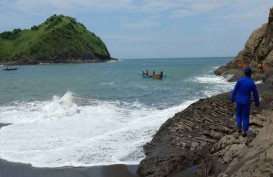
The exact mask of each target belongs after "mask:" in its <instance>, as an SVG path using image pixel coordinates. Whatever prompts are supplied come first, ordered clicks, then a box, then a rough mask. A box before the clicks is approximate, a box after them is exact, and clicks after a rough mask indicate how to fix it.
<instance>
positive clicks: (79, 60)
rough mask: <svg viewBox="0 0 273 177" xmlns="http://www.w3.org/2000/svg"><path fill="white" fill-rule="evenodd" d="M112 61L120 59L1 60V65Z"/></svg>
mask: <svg viewBox="0 0 273 177" xmlns="http://www.w3.org/2000/svg"><path fill="white" fill-rule="evenodd" d="M110 61H119V60H118V59H117V58H108V59H92V60H81V59H78V60H77V59H66V60H60V61H57V62H52V61H35V62H29V63H20V62H0V66H14V65H39V64H68V63H73V64H77V63H106V62H110Z"/></svg>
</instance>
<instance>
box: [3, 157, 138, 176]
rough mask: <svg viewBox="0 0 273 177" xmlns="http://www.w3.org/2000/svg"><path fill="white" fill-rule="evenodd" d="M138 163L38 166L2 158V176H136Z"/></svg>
mask: <svg viewBox="0 0 273 177" xmlns="http://www.w3.org/2000/svg"><path fill="white" fill-rule="evenodd" d="M136 169H137V165H122V164H116V165H107V166H92V167H61V168H37V167H32V166H31V165H30V164H23V163H17V162H9V161H6V160H3V159H0V176H1V177H8V176H12V177H136V175H135V174H136Z"/></svg>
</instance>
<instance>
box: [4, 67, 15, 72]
mask: <svg viewBox="0 0 273 177" xmlns="http://www.w3.org/2000/svg"><path fill="white" fill-rule="evenodd" d="M3 70H5V71H13V70H17V67H6V68H4V69H3Z"/></svg>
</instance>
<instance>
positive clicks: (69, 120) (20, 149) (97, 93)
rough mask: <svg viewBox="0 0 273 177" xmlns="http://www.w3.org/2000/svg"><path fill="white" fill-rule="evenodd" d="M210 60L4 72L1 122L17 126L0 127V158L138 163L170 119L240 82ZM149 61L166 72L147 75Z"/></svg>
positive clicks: (56, 163)
mask: <svg viewBox="0 0 273 177" xmlns="http://www.w3.org/2000/svg"><path fill="white" fill-rule="evenodd" d="M193 61H195V62H193ZM204 61H206V63H207V60H203V59H200V60H192V59H190V60H157V61H156V62H155V60H144V59H143V60H135V61H134V60H130V61H128V60H124V61H123V62H109V63H103V64H100V63H94V64H84V65H80V64H71V65H62V64H59V65H54V64H52V65H36V66H21V67H20V69H19V70H18V71H17V72H3V77H2V76H1V78H0V79H2V78H6V80H4V81H3V80H1V83H7V84H5V85H0V89H1V91H2V92H1V93H0V113H1V114H0V123H11V125H9V126H5V127H2V128H1V129H0V158H3V159H6V160H9V161H14V162H22V163H31V164H32V165H33V166H37V167H61V166H94V165H108V164H117V163H122V164H137V163H139V162H140V160H142V159H143V158H144V156H145V155H144V153H143V145H144V144H145V143H147V142H149V141H150V140H151V139H152V136H153V135H154V134H155V133H156V131H157V130H158V129H159V127H160V126H161V125H162V124H163V123H164V122H165V121H166V120H167V119H168V118H171V117H172V116H173V115H174V114H175V113H177V112H180V111H182V110H184V109H185V108H186V107H187V106H189V105H190V104H191V103H193V102H195V101H197V100H198V99H200V98H206V97H209V96H212V95H216V94H219V93H223V92H226V91H230V90H231V89H232V88H233V87H234V84H235V83H228V82H227V79H226V78H223V77H218V76H215V75H213V74H211V70H212V69H213V67H215V65H214V63H215V62H218V61H219V59H212V61H211V63H212V64H211V65H209V66H207V65H200V64H199V63H200V62H201V63H202V62H204ZM188 62H190V63H188ZM192 62H193V63H192ZM155 63H156V64H158V66H155ZM147 64H149V65H148V66H147ZM216 64H217V65H219V64H218V63H216ZM142 65H143V66H142ZM162 66H165V68H163V69H162ZM146 67H147V68H153V69H154V68H156V71H158V70H161V69H162V70H164V72H165V73H166V74H167V77H166V78H164V79H163V80H153V79H145V78H142V76H141V74H139V73H141V72H142V70H144V69H146ZM190 67H192V68H194V70H193V69H191V70H187V68H190ZM192 71H193V72H192ZM71 72H72V73H71ZM67 90H72V91H67ZM5 93H9V94H5ZM48 95H50V96H48ZM1 101H2V102H1Z"/></svg>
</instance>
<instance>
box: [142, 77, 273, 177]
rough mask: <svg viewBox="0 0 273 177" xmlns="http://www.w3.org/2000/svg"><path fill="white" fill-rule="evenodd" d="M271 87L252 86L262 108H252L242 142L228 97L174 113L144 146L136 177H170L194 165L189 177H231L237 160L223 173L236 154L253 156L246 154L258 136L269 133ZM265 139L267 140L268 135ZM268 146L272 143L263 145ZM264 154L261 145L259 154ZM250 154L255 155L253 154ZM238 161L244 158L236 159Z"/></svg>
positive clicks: (272, 83)
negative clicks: (255, 90)
mask: <svg viewBox="0 0 273 177" xmlns="http://www.w3.org/2000/svg"><path fill="white" fill-rule="evenodd" d="M272 87H273V76H270V77H268V78H267V80H266V81H265V82H263V83H261V84H258V85H257V89H258V91H259V95H260V101H261V105H260V106H259V107H258V108H256V107H255V106H254V105H253V104H252V105H251V107H252V108H251V112H252V113H251V117H250V132H249V136H248V137H247V138H243V137H242V136H240V134H238V133H237V131H236V123H235V118H234V115H235V103H232V102H231V101H230V95H231V92H227V93H222V94H218V95H216V96H212V97H209V98H206V99H200V100H199V101H197V102H195V103H193V104H191V105H190V106H189V107H188V108H186V109H185V110H183V111H181V112H178V113H176V114H175V115H174V116H173V117H172V118H170V119H168V120H167V121H166V122H165V123H164V124H162V125H161V127H160V128H159V130H158V131H157V133H156V134H155V135H154V137H153V139H152V140H151V142H149V143H147V144H146V145H144V152H145V155H146V157H145V159H143V160H142V161H141V162H140V165H139V168H138V172H137V173H138V175H139V176H142V177H150V176H156V177H164V176H172V175H173V174H179V173H180V172H181V171H184V170H185V169H187V168H190V167H193V166H196V165H197V166H198V167H197V169H196V170H195V171H193V172H194V173H195V174H196V175H200V176H213V177H214V176H215V177H216V176H218V175H219V174H220V173H223V174H224V176H225V175H226V176H231V174H236V172H237V171H238V169H239V168H238V166H242V164H241V163H242V162H241V161H240V159H238V160H237V163H235V164H233V167H234V168H230V169H229V171H228V172H226V173H225V170H226V169H228V167H230V166H229V165H230V164H231V165H232V162H233V160H236V157H237V156H238V157H240V153H242V154H243V153H245V152H248V151H249V152H252V153H250V154H255V153H253V151H254V150H253V149H251V148H252V147H255V146H257V143H256V144H255V141H257V142H261V141H262V140H261V136H262V135H261V136H259V133H260V132H263V131H264V129H263V128H264V127H266V126H271V127H269V128H268V127H267V129H272V125H267V122H269V123H270V117H272V116H271V115H273V113H272V112H273V111H272V110H273V94H272V89H273V88H272ZM272 124H273V123H272ZM264 134H266V135H267V134H269V135H270V132H266V133H264ZM269 135H267V136H269ZM256 137H257V138H256ZM258 137H259V138H258ZM262 137H264V136H262ZM268 139H269V138H268ZM252 141H253V144H251V143H252ZM272 142H273V140H272V141H269V142H267V143H268V144H270V143H272ZM259 144H261V143H259ZM259 144H258V146H259ZM269 147H271V146H269ZM259 148H260V149H261V147H259ZM266 148H267V146H266V145H265V147H263V148H262V149H266ZM246 149H247V150H248V151H246ZM260 149H259V150H260ZM254 152H256V153H257V150H256V151H254ZM259 153H260V152H259ZM255 156H256V157H258V155H255ZM269 157H270V155H269ZM240 158H241V159H242V158H244V156H243V155H241V157H240ZM253 158H254V157H253ZM263 160H264V159H263ZM248 161H251V160H249V159H247V158H246V159H245V160H244V163H246V164H247V163H250V162H248ZM257 161H258V160H257ZM270 162H271V161H270ZM254 165H255V164H254ZM254 165H252V166H254ZM256 165H257V164H256ZM257 166H260V165H259V164H258V165H257ZM246 168H247V167H245V169H246ZM236 170H237V171H236ZM269 172H270V171H269ZM238 173H239V172H238ZM242 173H243V172H242ZM245 173H246V172H245ZM263 173H264V175H260V176H266V175H267V174H268V173H267V172H263ZM239 176H242V175H239ZM258 176H259V175H258ZM218 177H222V176H218Z"/></svg>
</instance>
